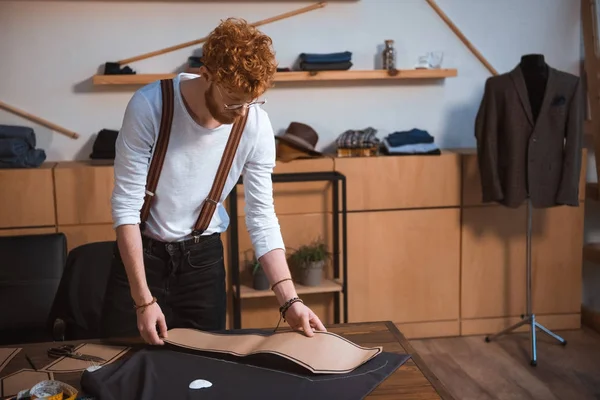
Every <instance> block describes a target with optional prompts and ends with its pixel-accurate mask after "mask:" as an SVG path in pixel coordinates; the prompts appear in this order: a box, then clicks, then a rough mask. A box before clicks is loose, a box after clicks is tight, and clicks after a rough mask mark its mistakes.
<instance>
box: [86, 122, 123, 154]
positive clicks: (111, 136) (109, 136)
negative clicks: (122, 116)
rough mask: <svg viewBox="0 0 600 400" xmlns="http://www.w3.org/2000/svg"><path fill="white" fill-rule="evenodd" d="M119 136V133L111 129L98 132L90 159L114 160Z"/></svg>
mask: <svg viewBox="0 0 600 400" xmlns="http://www.w3.org/2000/svg"><path fill="white" fill-rule="evenodd" d="M118 136H119V131H115V130H111V129H102V130H101V131H100V132H98V136H96V140H94V146H93V148H92V154H90V158H91V159H94V160H98V159H99V160H114V159H115V143H116V141H117V137H118Z"/></svg>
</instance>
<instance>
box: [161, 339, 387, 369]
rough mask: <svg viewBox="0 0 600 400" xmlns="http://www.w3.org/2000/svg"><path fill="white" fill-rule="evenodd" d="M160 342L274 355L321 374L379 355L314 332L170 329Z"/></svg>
mask: <svg viewBox="0 0 600 400" xmlns="http://www.w3.org/2000/svg"><path fill="white" fill-rule="evenodd" d="M164 340H165V342H167V343H170V344H173V345H175V346H180V347H185V348H188V349H195V350H200V351H209V352H219V353H228V354H232V355H235V356H248V355H251V354H257V353H270V354H275V355H278V356H281V357H284V358H287V359H288V360H291V361H293V362H295V363H297V364H299V365H301V366H302V367H304V368H306V369H308V370H310V371H311V372H313V373H321V374H343V373H347V372H350V371H352V370H354V369H355V368H357V367H359V366H360V365H362V364H364V363H365V362H367V361H369V360H371V359H372V358H374V357H375V356H377V355H378V354H380V353H381V352H382V347H370V348H368V347H361V346H359V345H357V344H355V343H352V342H351V341H349V340H347V339H345V338H343V337H341V336H339V335H336V334H334V333H331V332H315V335H314V336H313V337H307V336H305V335H304V334H303V333H300V332H281V333H274V334H272V335H258V334H240V335H235V334H217V333H208V332H204V331H199V330H194V329H171V330H169V331H168V338H167V339H164Z"/></svg>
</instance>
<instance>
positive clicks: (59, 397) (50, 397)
mask: <svg viewBox="0 0 600 400" xmlns="http://www.w3.org/2000/svg"><path fill="white" fill-rule="evenodd" d="M26 397H29V398H31V399H32V400H33V399H37V400H75V398H76V397H77V389H75V388H74V387H72V386H70V385H67V384H66V383H64V382H60V381H41V382H39V383H37V384H36V385H35V386H33V387H32V388H31V389H29V390H24V391H22V392H20V393H19V394H18V396H17V400H18V399H22V398H26Z"/></svg>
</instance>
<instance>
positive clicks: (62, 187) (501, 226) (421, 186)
mask: <svg viewBox="0 0 600 400" xmlns="http://www.w3.org/2000/svg"><path fill="white" fill-rule="evenodd" d="M323 171H339V172H340V173H342V174H344V175H345V176H346V180H347V206H348V210H349V213H348V215H347V223H348V231H347V237H348V254H347V255H348V276H347V277H345V278H347V283H348V311H349V319H350V321H351V322H357V321H373V320H392V321H394V322H395V323H396V324H398V326H399V327H400V328H401V329H402V331H403V332H404V333H405V334H406V336H407V337H409V338H416V337H433V336H453V335H471V334H484V333H493V332H497V331H499V330H500V329H502V328H504V327H507V326H509V325H511V324H513V323H515V322H516V321H518V320H519V316H520V315H521V314H522V313H523V312H524V311H525V293H526V292H525V284H526V281H525V266H526V247H525V246H526V222H527V219H526V210H525V207H521V208H519V209H509V208H506V207H503V206H500V205H497V204H482V203H481V188H480V182H479V179H480V178H479V173H478V167H477V156H476V154H475V152H474V150H473V149H471V150H466V151H463V150H457V151H444V152H443V153H442V155H440V156H380V157H364V158H322V159H309V160H296V161H292V162H288V163H284V162H278V163H277V166H276V168H275V173H293V172H323ZM584 183H585V163H584V165H583V166H582V178H581V186H580V188H581V196H580V198H581V200H582V203H581V206H580V207H556V208H551V209H543V210H535V212H534V215H533V241H532V243H533V247H532V263H533V264H532V265H533V296H532V297H533V310H534V312H535V313H536V315H537V316H538V318H539V320H540V322H541V323H543V324H544V325H545V326H547V327H548V328H550V329H554V330H557V329H570V328H577V327H579V326H580V314H579V313H580V304H581V264H582V247H583V218H584V205H585V203H583V201H584V199H585V185H584ZM113 184H114V179H113V168H112V166H110V165H92V164H91V163H88V162H65V163H57V164H53V163H47V164H44V165H43V166H41V167H40V168H36V169H23V170H0V186H1V187H2V190H1V191H0V235H2V236H7V235H22V234H36V233H48V232H63V233H64V234H65V235H66V236H67V243H68V248H69V250H70V249H73V248H75V247H77V246H79V245H82V244H85V243H89V242H94V241H105V240H115V231H114V229H113V228H112V217H111V205H110V198H111V194H112V189H113ZM332 192H333V191H332V187H331V184H330V183H328V182H298V183H275V184H274V185H273V193H274V204H275V210H276V212H277V216H278V219H279V223H280V226H281V231H282V235H283V239H284V242H285V245H286V246H287V248H288V251H293V249H295V248H297V247H299V246H301V245H302V244H306V243H308V242H311V241H313V240H315V239H317V238H318V237H321V238H323V239H324V240H325V241H326V242H327V243H328V244H329V248H330V250H331V249H332V244H333V237H332V235H333V223H332V219H333V218H332V212H333V210H332ZM244 205H245V199H244V191H243V185H240V186H239V187H238V196H237V207H238V217H237V224H238V234H239V249H240V253H239V262H240V264H241V265H240V269H241V278H242V279H241V282H242V284H245V285H247V286H246V288H245V290H246V292H245V294H244V299H243V300H244V301H243V302H242V326H243V327H248V328H257V327H274V326H275V325H277V322H278V318H279V315H278V304H277V302H276V300H275V298H274V297H273V296H272V295H271V293H270V292H269V293H267V294H260V295H259V294H256V293H252V292H251V289H250V287H249V285H250V278H251V276H250V274H249V271H248V269H247V268H246V265H247V263H248V261H249V260H250V259H251V258H252V256H253V248H252V244H251V242H250V237H249V235H248V232H247V228H246V224H245V213H244ZM225 208H226V209H228V208H229V204H228V202H226V203H225ZM230 215H231V214H230ZM228 237H229V234H228V232H227V233H225V234H224V235H223V236H222V238H223V243H224V247H225V264H226V266H227V269H228V274H227V282H228V288H229V290H228V291H229V293H228V297H229V299H230V302H229V305H228V315H229V316H230V317H231V316H232V315H233V313H232V302H231V299H232V296H233V286H232V285H231V274H230V271H229V269H230V260H229V253H228V249H229V240H228ZM325 274H326V275H325V278H326V279H327V278H331V277H332V275H333V274H332V268H331V266H329V268H327V269H326V272H325ZM343 278H344V277H343ZM336 285H338V286H336ZM339 285H340V283H339V282H338V281H332V282H331V285H330V286H328V287H327V288H324V289H323V288H321V289H323V290H325V292H322V293H315V291H314V290H304V291H303V292H302V295H301V296H302V298H303V300H304V301H305V303H306V304H308V305H309V306H310V307H311V308H312V309H313V310H314V311H315V312H316V313H317V314H318V315H319V317H320V318H321V319H322V320H323V321H324V322H325V323H330V322H333V314H334V309H333V307H334V302H333V299H334V296H332V293H333V291H335V290H338V287H339ZM248 289H250V291H249V290H248ZM323 290H322V291H323ZM231 322H232V320H231V319H229V320H228V326H230V327H231V326H232V325H231ZM282 323H283V322H282ZM283 324H284V326H285V323H283Z"/></svg>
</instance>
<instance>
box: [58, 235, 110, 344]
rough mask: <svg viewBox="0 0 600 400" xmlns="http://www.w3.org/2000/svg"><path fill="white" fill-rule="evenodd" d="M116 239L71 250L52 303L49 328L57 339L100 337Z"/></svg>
mask: <svg viewBox="0 0 600 400" xmlns="http://www.w3.org/2000/svg"><path fill="white" fill-rule="evenodd" d="M113 248H114V242H113V241H107V242H94V243H87V244H84V245H82V246H79V247H76V248H74V249H72V250H71V251H70V252H69V255H68V257H67V265H66V267H65V271H64V273H63V276H62V279H61V281H60V286H59V287H58V292H57V294H56V297H55V299H54V303H53V304H52V309H51V311H50V317H49V319H48V325H49V326H48V329H49V330H51V331H54V335H55V336H54V339H55V340H80V339H92V338H98V337H100V320H101V315H102V305H103V303H104V293H105V291H106V285H107V282H108V276H109V274H110V267H111V265H112V261H113Z"/></svg>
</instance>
